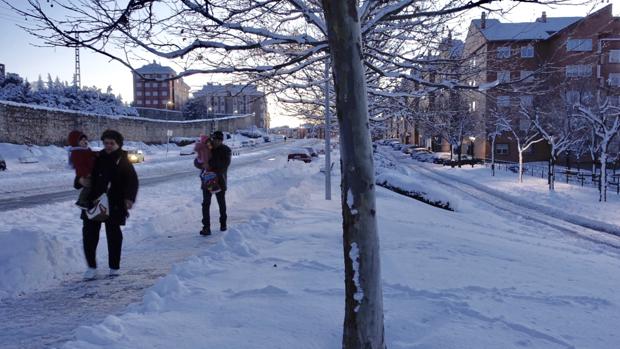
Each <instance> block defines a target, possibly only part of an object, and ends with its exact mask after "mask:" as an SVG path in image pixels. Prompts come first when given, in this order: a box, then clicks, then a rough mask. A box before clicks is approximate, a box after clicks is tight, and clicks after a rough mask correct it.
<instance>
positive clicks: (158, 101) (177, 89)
mask: <svg viewBox="0 0 620 349" xmlns="http://www.w3.org/2000/svg"><path fill="white" fill-rule="evenodd" d="M136 71H137V73H134V74H133V91H134V92H133V96H134V106H135V107H139V108H154V109H174V110H182V109H183V106H184V105H185V103H187V100H188V98H189V89H190V88H189V86H188V85H187V84H186V83H185V82H184V81H183V79H176V80H167V81H157V80H158V79H169V78H173V77H175V76H176V75H177V73H176V72H175V71H174V69H172V68H170V67H165V66H162V65H159V64H157V63H156V62H154V61H153V63H151V64H147V65H145V66H143V67H141V68H138V69H136ZM138 73H139V74H140V75H142V77H141V76H140V75H138Z"/></svg>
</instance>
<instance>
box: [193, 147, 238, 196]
mask: <svg viewBox="0 0 620 349" xmlns="http://www.w3.org/2000/svg"><path fill="white" fill-rule="evenodd" d="M231 157H232V151H231V150H230V148H229V147H228V146H227V145H225V144H222V145H220V146H219V147H217V148H213V149H211V159H209V170H210V171H212V172H215V173H216V174H217V182H218V184H219V186H220V188H221V189H222V190H226V189H227V188H228V186H227V180H228V166H230V159H231ZM194 166H196V168H198V169H203V168H204V167H202V166H201V164H200V163H199V162H198V159H196V160H194Z"/></svg>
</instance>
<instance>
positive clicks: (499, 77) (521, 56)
mask: <svg viewBox="0 0 620 349" xmlns="http://www.w3.org/2000/svg"><path fill="white" fill-rule="evenodd" d="M463 57H464V58H466V59H467V64H466V67H465V68H466V69H468V70H469V71H472V72H474V73H473V74H472V75H471V76H470V77H469V83H470V84H472V85H483V86H484V85H485V84H491V85H494V84H497V83H510V84H507V85H501V84H500V85H497V87H494V88H490V89H488V90H486V91H484V93H477V92H470V93H466V94H465V95H466V99H467V101H468V103H469V108H470V110H471V112H472V113H473V114H474V115H475V116H476V117H479V118H481V119H483V120H488V119H489V118H490V116H491V115H492V114H493V113H506V114H507V115H510V116H511V117H510V119H511V120H513V122H514V123H515V125H514V126H513V127H515V128H516V129H518V130H522V131H524V132H525V131H526V129H527V127H528V126H529V124H528V121H527V119H524V117H523V116H521V115H520V109H521V107H522V106H526V107H527V106H533V105H536V106H537V107H545V106H546V105H549V104H551V103H556V102H558V101H561V102H563V103H564V105H565V106H566V108H567V109H568V108H569V107H570V105H571V104H572V103H575V102H578V101H582V102H583V101H585V100H588V99H592V98H593V96H597V95H598V96H609V97H610V100H612V101H613V103H619V102H620V101H619V98H620V97H619V96H620V18H619V17H614V16H613V14H612V5H608V6H606V7H604V8H602V9H600V10H598V11H596V12H594V13H592V14H590V15H588V16H585V17H559V18H552V17H547V15H546V13H545V12H543V13H542V16H541V17H540V18H538V19H537V20H536V21H534V22H527V23H502V22H500V21H499V20H497V19H490V18H486V15H485V14H484V13H483V14H482V16H481V18H480V19H477V20H474V21H472V23H471V25H470V27H469V31H468V33H467V38H466V40H465V48H464V52H463ZM558 104H561V103H558ZM561 109H562V108H560V110H559V111H558V113H562V112H564V113H568V111H562V110H561ZM567 119H568V118H567ZM486 131H487V130H485V129H479V135H480V136H479V137H478V138H477V140H476V148H475V149H476V157H478V158H489V157H490V152H491V151H492V150H491V149H490V142H488V141H487V140H486V138H487V137H484V136H483V135H486ZM478 143H479V144H478ZM494 151H495V154H496V158H497V159H500V160H509V161H515V160H517V157H518V152H517V150H516V146H515V142H514V140H512V139H510V138H509V137H507V136H506V135H503V136H500V137H499V138H498V139H497V141H496V145H495V149H494ZM548 157H549V149H548V145H547V144H546V143H544V142H540V143H537V144H535V145H534V146H533V147H532V148H531V150H529V151H528V152H527V153H525V154H524V159H525V161H539V160H546V159H548Z"/></svg>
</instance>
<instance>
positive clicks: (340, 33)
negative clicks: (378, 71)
mask: <svg viewBox="0 0 620 349" xmlns="http://www.w3.org/2000/svg"><path fill="white" fill-rule="evenodd" d="M323 11H324V13H325V19H326V22H327V27H328V37H329V46H330V51H331V58H332V67H333V75H334V87H335V91H336V109H337V114H338V121H339V123H340V145H341V152H342V153H341V161H342V183H341V190H342V217H343V245H344V246H343V247H344V262H345V290H346V301H345V318H344V330H343V339H342V346H343V348H345V349H361V348H364V349H384V348H385V342H384V341H385V340H384V327H383V291H382V288H381V265H380V259H379V257H380V256H379V236H378V234H377V218H376V207H375V178H374V164H373V156H372V146H371V140H370V128H369V120H368V105H367V99H366V98H367V93H366V79H365V71H364V67H363V64H362V39H361V29H360V23H359V19H358V18H359V17H358V13H357V2H356V1H354V0H346V1H330V0H323Z"/></svg>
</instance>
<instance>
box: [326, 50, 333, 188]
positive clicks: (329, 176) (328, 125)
mask: <svg viewBox="0 0 620 349" xmlns="http://www.w3.org/2000/svg"><path fill="white" fill-rule="evenodd" d="M329 104H330V103H329V58H328V59H326V60H325V200H331V199H332V157H331V148H332V147H331V138H332V127H331V126H332V120H331V112H330V109H329Z"/></svg>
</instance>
